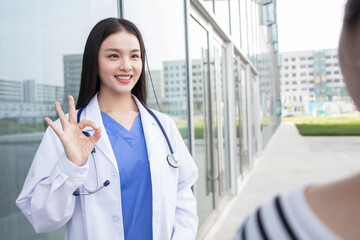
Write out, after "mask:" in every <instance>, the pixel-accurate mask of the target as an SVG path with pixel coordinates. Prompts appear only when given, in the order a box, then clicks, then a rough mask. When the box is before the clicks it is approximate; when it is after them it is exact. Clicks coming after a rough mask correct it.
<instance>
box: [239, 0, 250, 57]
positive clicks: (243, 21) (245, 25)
mask: <svg viewBox="0 0 360 240" xmlns="http://www.w3.org/2000/svg"><path fill="white" fill-rule="evenodd" d="M239 1H240V31H241V50H242V51H243V53H244V55H246V56H247V55H248V54H249V35H250V26H249V22H248V12H247V11H246V9H247V2H248V0H239Z"/></svg>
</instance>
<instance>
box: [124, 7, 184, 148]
mask: <svg viewBox="0 0 360 240" xmlns="http://www.w3.org/2000/svg"><path fill="white" fill-rule="evenodd" d="M139 6H141V7H139ZM123 7H124V18H126V19H129V20H130V21H133V22H134V23H135V24H136V25H137V26H138V27H139V29H140V31H141V33H142V34H143V38H144V42H145V47H146V52H147V58H148V63H149V67H150V74H151V76H152V81H153V83H154V87H155V90H156V95H157V98H158V101H159V104H160V106H161V109H160V110H161V111H162V112H164V113H168V114H169V115H170V116H171V117H172V118H173V119H174V120H175V123H176V125H177V127H178V128H179V131H180V133H181V135H182V137H183V138H184V141H185V142H186V144H188V115H187V114H188V109H187V99H188V98H187V68H186V61H185V27H184V2H183V1H167V0H154V1H142V0H132V1H125V2H124V6H123ZM154 13H161V14H154ZM147 74H149V73H147ZM147 80H148V81H147V86H148V105H149V106H150V107H151V108H155V109H158V107H157V105H156V100H155V98H154V94H153V89H152V87H151V82H150V78H147Z"/></svg>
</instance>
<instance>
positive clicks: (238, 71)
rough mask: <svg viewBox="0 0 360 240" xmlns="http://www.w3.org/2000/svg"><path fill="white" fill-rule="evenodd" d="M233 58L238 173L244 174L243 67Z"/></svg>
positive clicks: (244, 115) (245, 158) (245, 148)
mask: <svg viewBox="0 0 360 240" xmlns="http://www.w3.org/2000/svg"><path fill="white" fill-rule="evenodd" d="M239 62H240V60H237V58H234V70H235V71H234V81H235V113H236V133H237V134H236V136H237V138H236V142H237V159H238V166H239V168H238V173H239V174H241V175H243V176H244V175H245V174H246V172H247V170H248V165H249V164H248V154H247V124H246V94H245V93H246V92H245V69H244V68H243V67H242V66H241V65H240V64H239Z"/></svg>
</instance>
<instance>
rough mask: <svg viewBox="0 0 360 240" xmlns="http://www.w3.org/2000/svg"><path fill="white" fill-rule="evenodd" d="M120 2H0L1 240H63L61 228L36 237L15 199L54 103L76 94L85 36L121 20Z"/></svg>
mask: <svg viewBox="0 0 360 240" xmlns="http://www.w3.org/2000/svg"><path fill="white" fill-rule="evenodd" d="M117 2H118V1H116V0H104V1H88V0H79V1H71V0H63V1H54V0H53V1H23V0H3V1H2V2H1V8H0V22H1V23H2V24H0V34H1V37H0V52H1V55H0V149H1V153H2V154H1V156H0V175H1V176H2V181H1V183H0V196H1V201H0V239H15V240H16V239H64V230H63V229H61V230H59V231H57V232H54V233H49V234H36V233H35V231H34V230H33V228H32V226H31V225H30V223H29V222H28V220H27V219H26V218H25V217H24V215H23V214H22V213H21V212H20V210H19V209H18V208H17V207H16V206H15V199H16V198H17V197H18V195H19V193H20V191H21V189H22V186H23V183H24V180H25V177H26V175H27V172H28V170H29V167H30V164H31V162H32V159H33V157H34V155H35V151H36V150H37V148H38V146H39V142H40V140H41V138H42V135H43V131H44V130H45V127H46V126H45V124H44V121H43V117H44V116H50V117H54V118H55V117H57V116H56V112H55V109H54V101H55V100H56V101H59V102H63V99H64V92H65V96H66V95H67V94H70V93H72V94H74V95H75V97H76V96H77V92H78V89H79V80H80V71H81V70H80V68H81V59H82V52H83V49H84V45H85V41H86V38H87V36H88V34H89V32H90V29H91V28H92V27H93V26H94V24H95V23H97V22H98V21H99V20H100V19H103V18H106V17H111V16H114V17H116V16H117ZM9 23H11V24H9ZM68 86H71V87H68ZM64 89H65V90H64ZM67 89H72V90H73V92H71V91H67Z"/></svg>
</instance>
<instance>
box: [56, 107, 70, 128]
mask: <svg viewBox="0 0 360 240" xmlns="http://www.w3.org/2000/svg"><path fill="white" fill-rule="evenodd" d="M55 109H56V112H57V113H58V116H59V118H60V121H61V125H62V127H63V129H65V126H67V125H68V123H69V121H68V119H67V117H66V115H65V114H64V112H63V110H62V108H61V105H60V103H59V102H55Z"/></svg>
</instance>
